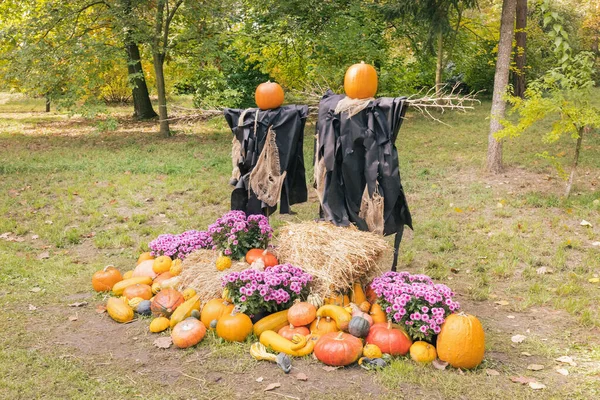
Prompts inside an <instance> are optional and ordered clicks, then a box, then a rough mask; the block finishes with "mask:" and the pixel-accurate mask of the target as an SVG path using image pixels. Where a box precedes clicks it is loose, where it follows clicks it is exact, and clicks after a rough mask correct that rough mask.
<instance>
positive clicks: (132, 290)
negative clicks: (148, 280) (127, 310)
mask: <svg viewBox="0 0 600 400" xmlns="http://www.w3.org/2000/svg"><path fill="white" fill-rule="evenodd" d="M123 296H125V297H127V299H128V300H130V299H133V298H134V297H140V298H142V299H144V300H150V299H151V298H152V288H151V287H150V285H145V284H143V283H136V284H135V285H131V286H127V287H126V288H125V290H123Z"/></svg>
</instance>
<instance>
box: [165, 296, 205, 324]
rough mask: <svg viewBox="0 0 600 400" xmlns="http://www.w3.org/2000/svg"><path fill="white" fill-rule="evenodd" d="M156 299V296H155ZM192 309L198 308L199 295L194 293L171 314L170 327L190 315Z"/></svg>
mask: <svg viewBox="0 0 600 400" xmlns="http://www.w3.org/2000/svg"><path fill="white" fill-rule="evenodd" d="M155 299H156V298H155ZM193 310H200V295H198V294H197V295H195V296H193V297H191V298H189V299H188V300H186V301H184V302H183V304H181V305H180V306H179V307H177V308H176V309H175V311H173V314H171V328H174V327H175V325H177V324H178V323H179V322H181V321H183V320H184V319H186V318H187V317H190V316H191V315H192V311H193Z"/></svg>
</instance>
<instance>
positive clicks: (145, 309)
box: [135, 300, 152, 315]
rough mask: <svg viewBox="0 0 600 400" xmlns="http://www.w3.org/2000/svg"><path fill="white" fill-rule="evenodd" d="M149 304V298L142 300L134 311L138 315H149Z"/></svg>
mask: <svg viewBox="0 0 600 400" xmlns="http://www.w3.org/2000/svg"><path fill="white" fill-rule="evenodd" d="M151 306H152V302H151V301H150V300H142V301H140V304H138V306H137V308H136V309H135V312H137V313H138V314H140V315H150V314H152V310H151V309H150V307H151Z"/></svg>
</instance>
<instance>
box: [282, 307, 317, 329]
mask: <svg viewBox="0 0 600 400" xmlns="http://www.w3.org/2000/svg"><path fill="white" fill-rule="evenodd" d="M287 317H288V321H290V324H292V325H294V326H302V325H308V324H310V323H311V322H313V321H314V320H315V318H316V317H317V309H316V308H315V306H313V305H312V304H310V303H307V302H299V303H296V304H294V305H293V306H291V307H290V309H289V310H288V316H287Z"/></svg>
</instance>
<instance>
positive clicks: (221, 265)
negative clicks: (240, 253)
mask: <svg viewBox="0 0 600 400" xmlns="http://www.w3.org/2000/svg"><path fill="white" fill-rule="evenodd" d="M215 265H216V267H217V271H225V270H226V269H228V268H231V258H229V257H227V256H224V255H220V256H219V257H217V261H216V262H215Z"/></svg>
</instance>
